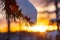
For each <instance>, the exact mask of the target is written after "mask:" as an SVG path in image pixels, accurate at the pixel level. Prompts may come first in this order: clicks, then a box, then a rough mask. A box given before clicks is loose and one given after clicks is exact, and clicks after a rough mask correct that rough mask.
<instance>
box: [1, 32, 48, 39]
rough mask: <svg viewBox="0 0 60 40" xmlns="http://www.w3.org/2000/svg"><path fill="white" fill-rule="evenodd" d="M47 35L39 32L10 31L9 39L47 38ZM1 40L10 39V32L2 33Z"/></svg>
mask: <svg viewBox="0 0 60 40" xmlns="http://www.w3.org/2000/svg"><path fill="white" fill-rule="evenodd" d="M45 36H46V35H45ZM45 36H44V37H43V36H42V35H40V33H39V32H35V33H34V32H15V33H10V35H9V40H47V39H46V37H45ZM0 40H8V33H0Z"/></svg>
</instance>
